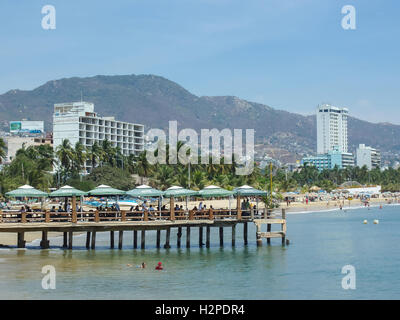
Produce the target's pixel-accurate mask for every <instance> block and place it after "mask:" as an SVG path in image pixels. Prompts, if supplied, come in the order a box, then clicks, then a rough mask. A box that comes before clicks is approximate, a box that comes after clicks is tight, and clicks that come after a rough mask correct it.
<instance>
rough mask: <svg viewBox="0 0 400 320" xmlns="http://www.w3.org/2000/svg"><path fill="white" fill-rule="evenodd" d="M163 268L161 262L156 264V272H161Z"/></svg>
mask: <svg viewBox="0 0 400 320" xmlns="http://www.w3.org/2000/svg"><path fill="white" fill-rule="evenodd" d="M163 269H164V268H163V266H162V263H161V262H159V263H158V264H157V266H156V270H163Z"/></svg>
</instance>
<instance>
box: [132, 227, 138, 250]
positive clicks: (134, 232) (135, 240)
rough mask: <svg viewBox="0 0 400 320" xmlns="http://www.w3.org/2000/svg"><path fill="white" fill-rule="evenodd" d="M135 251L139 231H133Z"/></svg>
mask: <svg viewBox="0 0 400 320" xmlns="http://www.w3.org/2000/svg"><path fill="white" fill-rule="evenodd" d="M133 249H137V230H133Z"/></svg>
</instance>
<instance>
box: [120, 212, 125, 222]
mask: <svg viewBox="0 0 400 320" xmlns="http://www.w3.org/2000/svg"><path fill="white" fill-rule="evenodd" d="M121 221H126V211H121Z"/></svg>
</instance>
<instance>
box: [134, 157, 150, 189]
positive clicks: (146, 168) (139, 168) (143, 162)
mask: <svg viewBox="0 0 400 320" xmlns="http://www.w3.org/2000/svg"><path fill="white" fill-rule="evenodd" d="M136 172H137V174H138V175H139V176H140V177H141V178H142V184H143V178H147V177H148V176H149V175H150V173H151V172H152V167H151V164H150V163H149V162H148V161H147V156H146V152H142V153H140V154H139V156H138V157H137V158H136Z"/></svg>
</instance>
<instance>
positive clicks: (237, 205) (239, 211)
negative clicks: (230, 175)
mask: <svg viewBox="0 0 400 320" xmlns="http://www.w3.org/2000/svg"><path fill="white" fill-rule="evenodd" d="M236 210H237V219H238V220H242V208H241V207H240V195H239V194H238V195H237V197H236Z"/></svg>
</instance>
